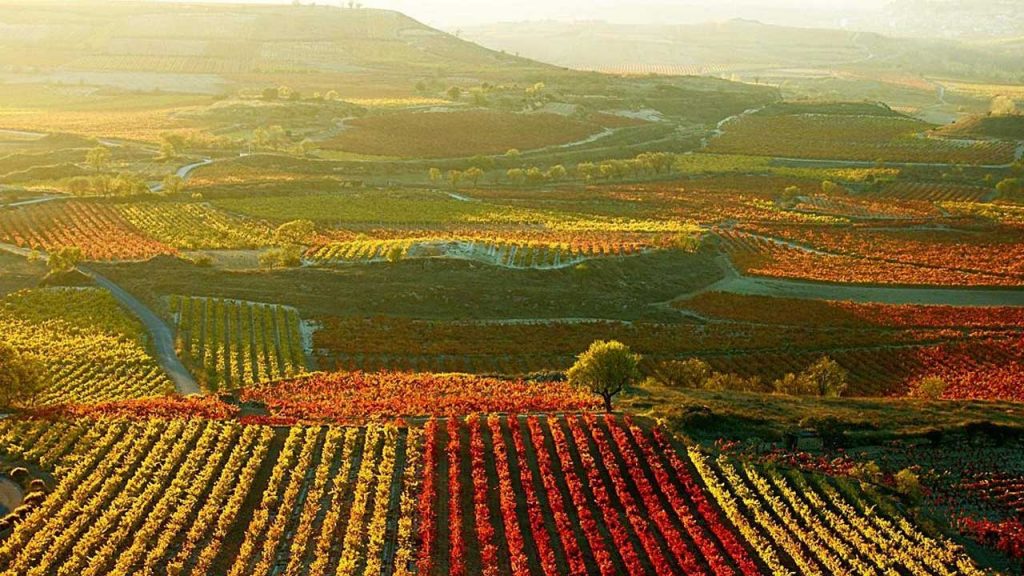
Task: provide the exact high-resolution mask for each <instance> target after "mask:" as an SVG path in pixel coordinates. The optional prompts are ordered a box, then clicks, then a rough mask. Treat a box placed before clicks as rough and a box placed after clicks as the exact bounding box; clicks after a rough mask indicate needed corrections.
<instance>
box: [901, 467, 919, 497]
mask: <svg viewBox="0 0 1024 576" xmlns="http://www.w3.org/2000/svg"><path fill="white" fill-rule="evenodd" d="M894 480H895V481H896V491H897V492H899V493H900V494H903V495H904V496H906V497H907V498H909V499H910V500H911V501H912V502H918V501H920V500H921V497H922V496H923V494H924V492H923V490H922V489H921V480H920V478H918V477H917V474H915V473H914V471H913V470H911V469H910V468H904V469H903V470H900V471H899V472H897V473H896V476H895V478H894Z"/></svg>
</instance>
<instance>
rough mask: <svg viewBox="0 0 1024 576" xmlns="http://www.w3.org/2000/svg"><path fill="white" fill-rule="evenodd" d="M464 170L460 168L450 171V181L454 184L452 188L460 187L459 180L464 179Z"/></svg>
mask: <svg viewBox="0 0 1024 576" xmlns="http://www.w3.org/2000/svg"><path fill="white" fill-rule="evenodd" d="M462 176H463V174H462V172H461V171H459V170H449V171H448V183H449V184H451V185H452V188H458V187H459V182H461V181H462Z"/></svg>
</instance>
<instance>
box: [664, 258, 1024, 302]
mask: <svg viewBox="0 0 1024 576" xmlns="http://www.w3.org/2000/svg"><path fill="white" fill-rule="evenodd" d="M717 261H718V265H719V267H720V268H721V269H722V271H723V272H724V273H725V277H724V278H722V279H721V280H719V281H718V282H715V283H714V284H711V285H709V286H707V287H705V288H702V289H700V290H697V291H696V292H691V293H688V294H684V295H682V296H680V297H678V298H676V299H675V300H685V299H687V298H690V297H692V296H696V295H697V294H701V293H704V292H728V293H732V294H739V295H742V296H771V297H775V298H793V299H797V300H848V301H851V302H859V303H862V304H924V305H932V306H1009V307H1014V308H1024V289H1020V288H957V287H950V288H943V287H927V286H924V287H921V286H871V285H862V284H827V283H824V282H807V281H802V280H786V279H781V278H763V277H758V276H744V275H743V274H740V272H739V271H738V270H736V267H735V266H733V264H732V261H730V260H729V258H728V256H726V255H725V254H719V256H718V259H717Z"/></svg>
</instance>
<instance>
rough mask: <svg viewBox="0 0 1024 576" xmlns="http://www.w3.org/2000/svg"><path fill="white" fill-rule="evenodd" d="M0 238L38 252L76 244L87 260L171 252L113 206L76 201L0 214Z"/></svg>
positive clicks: (143, 256)
mask: <svg viewBox="0 0 1024 576" xmlns="http://www.w3.org/2000/svg"><path fill="white" fill-rule="evenodd" d="M0 241H2V242H6V243H9V244H14V245H16V246H21V247H23V248H29V249H32V250H40V251H52V250H56V249H58V248H63V247H69V246H76V247H78V248H81V250H82V254H83V256H85V258H86V259H87V260H145V259H147V258H151V257H153V256H156V255H158V254H173V253H174V252H175V250H174V248H171V247H170V246H167V245H165V244H163V243H161V242H158V241H156V240H154V239H152V238H149V237H147V236H145V235H144V234H142V233H141V232H140V231H139V230H138V229H137V228H135V227H134V226H132V225H131V224H130V223H129V222H128V221H127V220H126V219H125V217H124V216H123V215H122V214H121V213H120V212H119V211H118V210H117V209H116V208H114V207H113V206H111V205H107V204H92V203H86V202H77V201H72V202H61V203H49V204H39V205H35V206H29V207H26V208H22V209H20V210H12V211H5V212H2V213H0Z"/></svg>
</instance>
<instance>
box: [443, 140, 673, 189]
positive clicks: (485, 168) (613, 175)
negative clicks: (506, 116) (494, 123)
mask: <svg viewBox="0 0 1024 576" xmlns="http://www.w3.org/2000/svg"><path fill="white" fill-rule="evenodd" d="M519 158H520V153H519V151H518V150H515V149H512V150H509V151H508V152H506V153H505V155H504V160H505V165H506V166H507V165H508V164H509V163H518V162H519ZM675 161H676V156H675V155H674V154H670V153H668V152H645V153H643V154H639V155H637V156H636V157H635V158H631V159H628V160H607V161H604V162H598V163H594V162H581V163H579V164H576V166H575V167H574V168H573V169H572V170H570V169H568V168H566V167H565V166H564V165H562V164H556V165H554V166H551V167H549V168H546V169H545V168H542V167H540V166H514V165H513V167H512V168H509V169H508V170H506V171H505V172H504V175H505V177H506V178H507V179H508V182H509V183H511V184H513V185H521V184H540V183H543V182H560V181H565V180H568V179H569V178H570V177H574V178H576V179H579V180H583V181H585V182H589V181H592V180H597V179H601V180H612V179H624V178H628V177H633V178H639V177H641V176H644V175H657V174H662V173H671V172H672V170H673V169H674V165H675ZM497 164H498V162H497V161H496V160H495V159H494V158H492V157H489V156H476V157H474V158H473V159H472V160H470V161H469V166H470V168H468V169H466V170H449V171H448V172H447V177H448V181H449V184H452V185H453V186H455V187H457V186H458V183H459V182H461V181H462V180H463V179H464V178H465V179H467V180H471V181H473V185H474V186H475V185H476V181H477V180H479V179H480V178H482V177H483V176H484V174H486V173H488V172H491V171H493V170H494V169H495V168H496V167H497ZM445 174H446V173H444V172H442V171H441V169H440V168H437V167H433V168H430V169H429V170H428V171H427V176H428V177H429V178H430V182H431V183H434V184H438V183H440V182H441V180H442V179H443V178H444V176H445ZM500 174H501V173H500V172H498V173H496V174H495V180H496V181H497V180H498V179H499V177H500ZM453 175H454V179H453Z"/></svg>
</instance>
